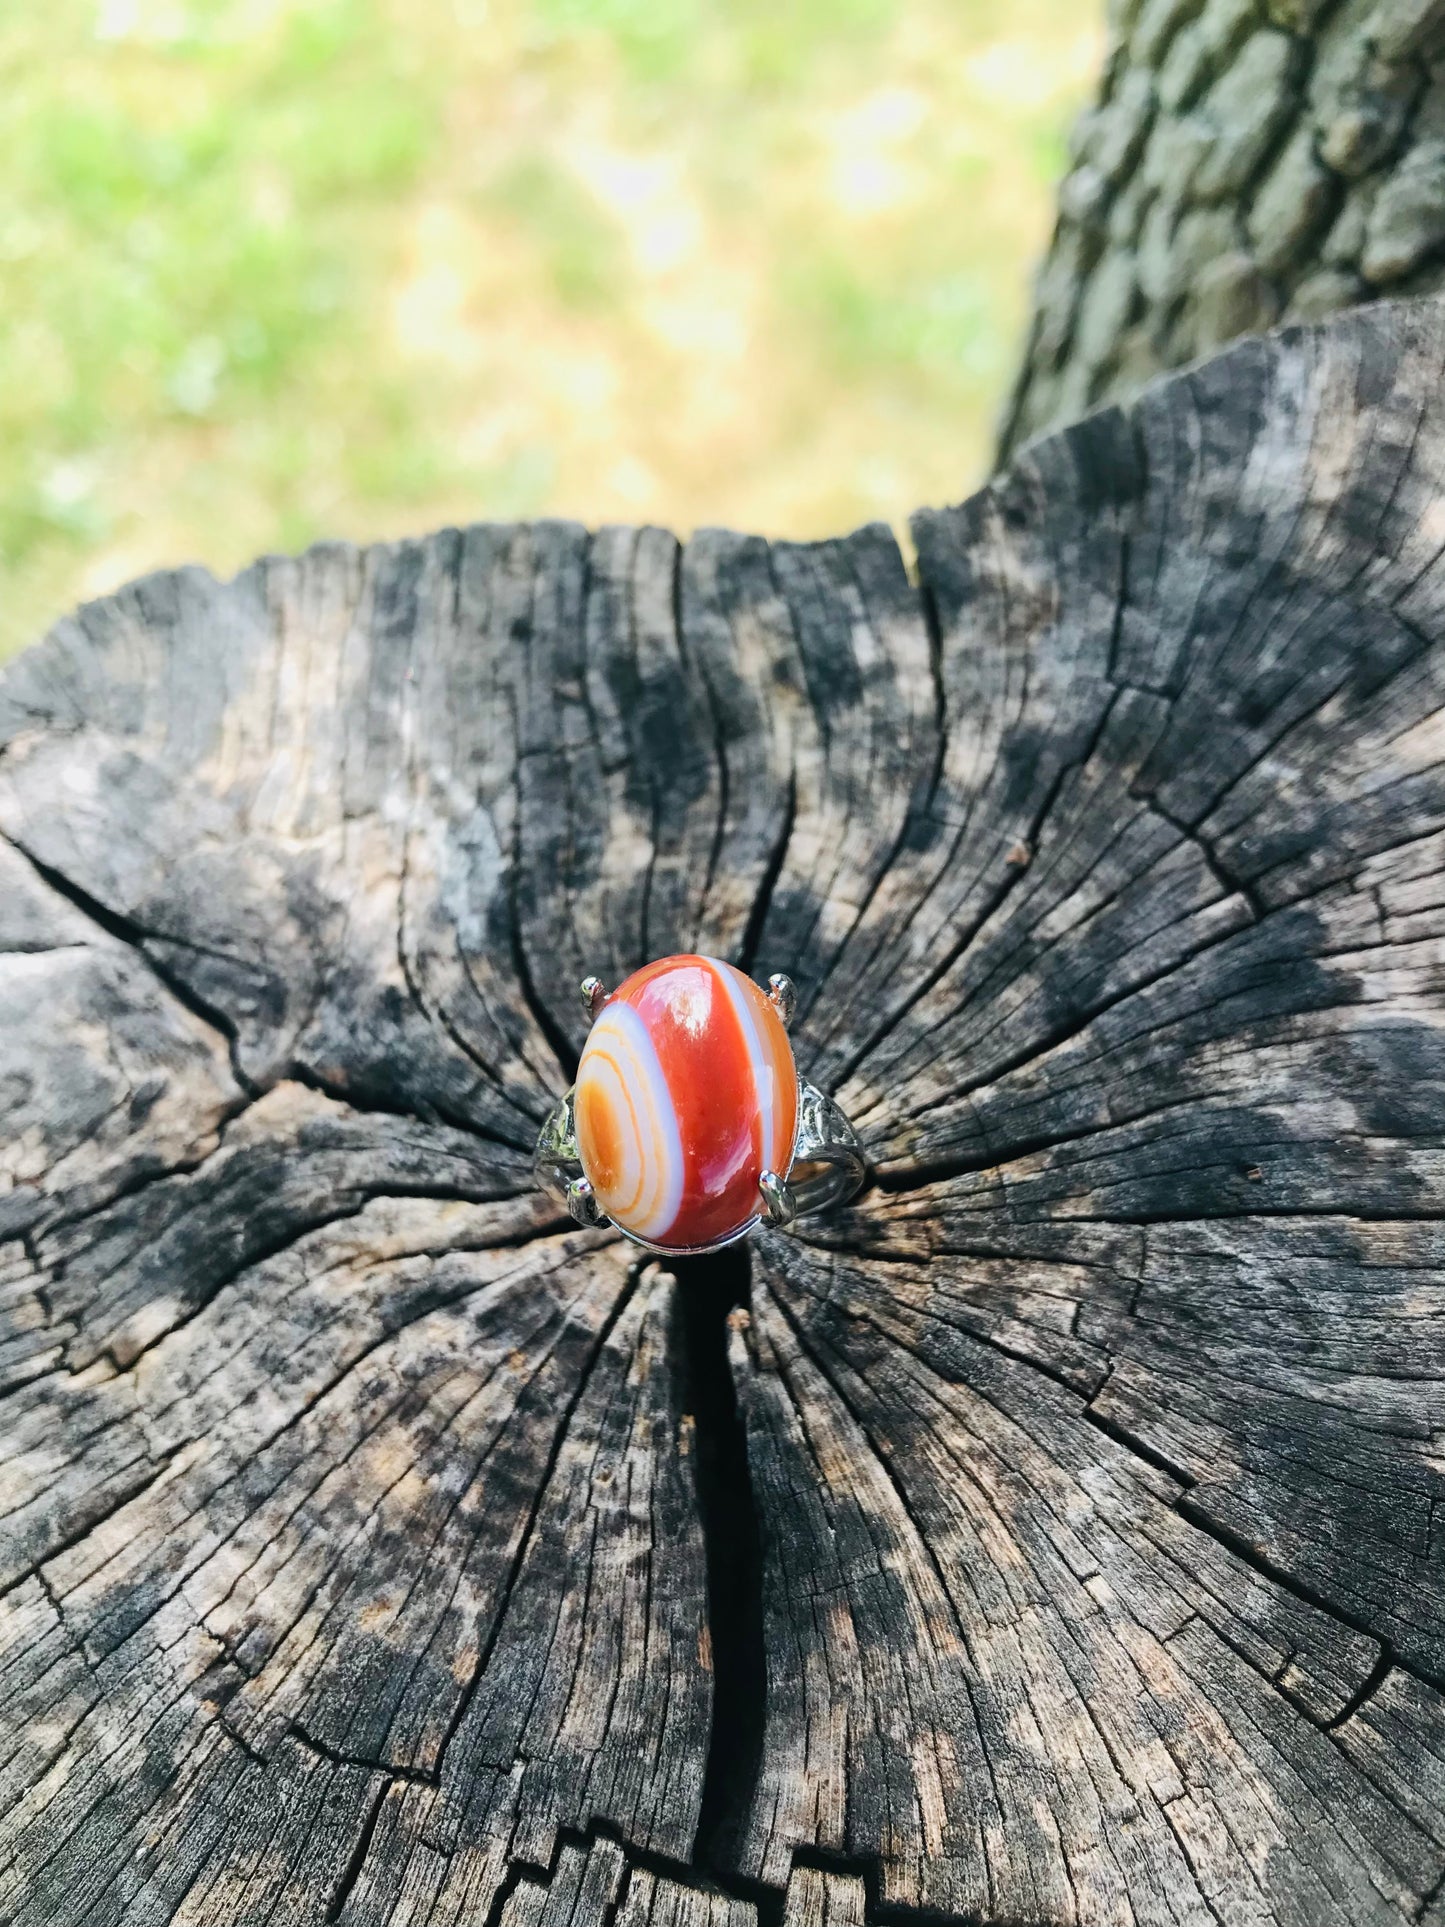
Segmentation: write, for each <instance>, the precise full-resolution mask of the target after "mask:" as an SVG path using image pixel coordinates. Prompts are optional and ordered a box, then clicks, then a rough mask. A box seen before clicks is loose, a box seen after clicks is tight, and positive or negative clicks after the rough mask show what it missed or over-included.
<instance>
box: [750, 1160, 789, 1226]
mask: <svg viewBox="0 0 1445 1927" xmlns="http://www.w3.org/2000/svg"><path fill="white" fill-rule="evenodd" d="M758 1190H759V1191H760V1192H761V1193H762V1196H763V1209H764V1210H765V1211H766V1212H767V1214H768V1216H769V1218H770V1219H771V1220H772V1222H773V1223H774V1224H778V1225H788V1224H791V1223H792V1222H793V1220H794V1218H796V1217H797V1215H798V1207H797V1206H796V1205H795V1204H794V1203H793V1194H792V1192H791V1191H790V1190H789V1189H788V1187H787V1185H786V1184H785V1183H784V1182H783V1180H782V1179H781V1178H780V1177H779V1176H778V1174H777V1172H776V1171H764V1173H763V1175H762V1176H761V1177H760V1178H759V1179H758Z"/></svg>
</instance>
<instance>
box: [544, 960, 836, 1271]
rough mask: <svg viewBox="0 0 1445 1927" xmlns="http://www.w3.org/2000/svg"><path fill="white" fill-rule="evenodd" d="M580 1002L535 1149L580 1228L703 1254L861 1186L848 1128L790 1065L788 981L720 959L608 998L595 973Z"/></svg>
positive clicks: (676, 963)
mask: <svg viewBox="0 0 1445 1927" xmlns="http://www.w3.org/2000/svg"><path fill="white" fill-rule="evenodd" d="M581 994H582V1003H583V1008H584V1009H585V1011H586V1012H587V1014H588V1016H589V1017H590V1018H591V1019H592V1028H591V1030H590V1031H589V1033H588V1036H587V1041H586V1043H585V1045H584V1046H583V1050H582V1056H581V1059H580V1060H579V1062H578V1066H577V1081H576V1083H575V1084H574V1085H573V1086H572V1088H571V1090H570V1091H568V1093H567V1095H566V1096H565V1097H564V1098H562V1099H561V1100H560V1101H559V1102H558V1103H557V1105H556V1106H555V1107H554V1108H553V1110H552V1112H551V1114H550V1115H549V1117H548V1118H547V1121H546V1123H545V1124H544V1125H543V1126H542V1131H541V1134H540V1136H539V1137H538V1140H537V1153H536V1170H537V1177H538V1180H539V1182H540V1183H541V1184H542V1185H543V1186H544V1187H545V1188H546V1189H547V1190H548V1191H550V1192H551V1193H552V1194H553V1195H554V1196H555V1197H557V1198H558V1199H560V1200H562V1201H563V1202H565V1203H566V1205H567V1209H568V1211H569V1212H570V1213H571V1215H572V1217H573V1218H574V1219H575V1220H576V1221H577V1223H578V1224H582V1225H588V1226H603V1225H614V1226H615V1227H616V1228H617V1230H619V1231H620V1232H622V1233H623V1235H624V1236H625V1237H627V1238H630V1239H631V1240H632V1242H633V1243H634V1244H638V1245H641V1246H642V1247H643V1248H644V1249H645V1250H647V1251H653V1252H658V1253H661V1254H664V1255H671V1256H674V1257H679V1256H698V1255H701V1254H703V1253H705V1252H709V1251H719V1250H721V1249H723V1248H724V1247H725V1246H727V1245H730V1244H734V1243H736V1241H737V1240H738V1239H739V1238H744V1237H746V1236H747V1234H748V1233H749V1232H750V1231H752V1230H753V1229H754V1227H755V1226H757V1225H759V1224H762V1223H768V1224H772V1225H774V1226H776V1227H777V1228H778V1229H780V1230H787V1229H788V1228H789V1227H790V1226H791V1225H792V1224H793V1223H794V1222H795V1220H796V1219H797V1218H799V1217H800V1216H804V1215H808V1214H811V1213H814V1212H817V1211H821V1210H825V1209H827V1208H828V1207H830V1206H833V1205H837V1204H841V1203H843V1202H845V1201H846V1200H847V1199H848V1198H850V1197H852V1196H853V1194H854V1193H855V1192H856V1191H857V1190H858V1189H859V1187H860V1186H861V1184H862V1182H863V1179H864V1175H865V1170H866V1167H865V1164H864V1159H863V1153H862V1150H861V1149H860V1147H859V1144H858V1139H857V1136H856V1134H855V1133H854V1131H853V1127H852V1126H851V1124H849V1122H848V1120H847V1118H846V1117H845V1116H844V1115H843V1113H842V1111H841V1110H840V1109H839V1108H838V1106H837V1105H836V1104H835V1103H834V1102H833V1101H832V1099H831V1098H829V1097H827V1096H825V1095H824V1093H823V1092H821V1091H819V1090H817V1089H815V1088H814V1086H813V1085H811V1084H809V1083H807V1082H806V1081H805V1080H804V1079H802V1078H800V1077H799V1075H798V1072H797V1068H796V1066H795V1064H794V1061H793V1049H792V1044H791V1042H790V1041H789V1037H788V1026H789V1024H790V1023H791V1021H792V1017H793V1012H794V1009H795V1006H796V1002H797V998H796V994H795V992H794V989H793V985H792V983H791V982H790V980H789V979H788V978H787V977H784V976H781V975H776V976H773V977H771V978H770V979H769V980H768V988H767V990H766V991H764V990H762V989H761V988H760V987H759V986H758V985H757V984H755V983H754V982H753V980H752V979H751V978H750V977H748V976H746V975H744V973H743V972H742V971H741V970H738V969H736V968H735V967H734V966H733V965H732V964H728V963H723V962H721V961H720V960H719V959H717V958H715V957H702V956H678V957H663V958H661V959H659V961H657V962H656V963H651V964H647V965H645V966H644V968H643V969H641V970H638V971H635V972H634V973H633V974H632V976H630V977H628V978H627V979H626V981H625V982H624V983H622V984H621V985H619V987H618V988H617V989H616V990H615V991H613V992H611V993H610V994H609V993H608V991H607V990H606V988H605V987H604V985H603V984H602V982H601V981H600V979H598V978H596V977H587V978H585V979H584V980H583V983H582V985H581Z"/></svg>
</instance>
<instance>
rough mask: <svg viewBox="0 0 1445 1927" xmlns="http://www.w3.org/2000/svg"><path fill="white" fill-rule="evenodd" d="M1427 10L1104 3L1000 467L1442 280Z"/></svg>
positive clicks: (1444, 211)
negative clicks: (1275, 345)
mask: <svg viewBox="0 0 1445 1927" xmlns="http://www.w3.org/2000/svg"><path fill="white" fill-rule="evenodd" d="M1442 62H1445V4H1442V0H1112V5H1111V48H1110V52H1109V56H1108V58H1107V61H1106V64H1105V70H1104V78H1103V82H1102V85H1101V89H1100V94H1099V99H1098V101H1097V103H1096V104H1095V106H1094V107H1093V109H1092V110H1091V111H1090V112H1088V113H1086V114H1085V115H1084V117H1083V119H1082V121H1081V122H1080V125H1079V127H1078V129H1077V130H1076V133H1075V137H1074V143H1073V155H1072V164H1071V167H1070V171H1069V173H1068V175H1067V177H1066V179H1065V180H1064V183H1063V186H1062V188H1061V190H1060V194H1059V213H1058V225H1057V228H1056V230H1055V233H1054V238H1053V243H1052V246H1051V248H1050V251H1049V254H1048V258H1047V260H1046V262H1045V264H1044V266H1043V268H1042V270H1041V272H1040V275H1039V281H1038V287H1037V291H1036V303H1035V313H1034V318H1033V323H1032V327H1031V329H1030V333H1029V336H1028V343H1027V348H1026V352H1025V355H1024V360H1023V366H1022V368H1021V370H1020V373H1019V377H1018V381H1017V385H1016V387H1015V390H1014V393H1013V396H1012V397H1011V399H1010V402H1009V404H1008V407H1007V408H1006V410H1005V413H1004V420H1003V424H1002V429H1001V434H1000V459H1001V460H1005V461H1006V460H1007V459H1009V457H1010V456H1011V455H1012V454H1013V453H1014V452H1015V451H1016V450H1017V449H1018V448H1019V447H1020V446H1021V444H1022V443H1024V442H1025V441H1027V440H1028V439H1029V437H1031V436H1034V435H1038V434H1040V433H1042V432H1043V431H1045V430H1046V429H1049V428H1051V427H1056V426H1060V425H1062V424H1063V423H1065V422H1068V421H1073V420H1076V419H1077V418H1078V417H1079V416H1080V415H1082V414H1084V413H1086V412H1087V410H1088V409H1090V408H1093V407H1096V406H1098V405H1099V404H1100V403H1102V402H1105V401H1120V400H1126V399H1128V398H1129V397H1130V396H1132V395H1134V394H1137V393H1138V392H1139V390H1140V389H1141V388H1142V387H1143V386H1144V385H1145V383H1147V382H1148V381H1150V380H1152V379H1154V378H1155V377H1156V376H1158V375H1160V374H1162V373H1164V372H1165V371H1166V370H1169V369H1174V368H1179V367H1182V366H1184V365H1185V364H1186V363H1188V362H1190V361H1193V360H1194V359H1195V358H1196V357H1198V356H1201V355H1204V354H1207V353H1211V352H1213V351H1215V350H1217V349H1219V348H1221V347H1223V346H1224V345H1225V344H1226V343H1227V342H1230V341H1233V340H1235V339H1237V338H1238V337H1239V336H1241V335H1246V334H1254V333H1259V332H1262V331H1263V330H1265V329H1267V328H1269V327H1270V326H1272V325H1273V324H1274V323H1275V322H1277V321H1279V320H1281V319H1283V320H1285V321H1312V320H1316V319H1319V318H1321V317H1323V316H1325V315H1328V314H1331V313H1334V312H1336V311H1337V310H1339V309H1342V308H1347V307H1350V306H1352V305H1354V304H1355V303H1358V302H1365V301H1370V300H1373V299H1375V298H1376V297H1377V296H1378V295H1380V294H1382V293H1389V294H1391V295H1399V294H1410V293H1418V292H1422V291H1425V290H1429V289H1434V288H1439V287H1441V286H1445V67H1442V65H1441V63H1442Z"/></svg>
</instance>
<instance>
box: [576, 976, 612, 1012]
mask: <svg viewBox="0 0 1445 1927" xmlns="http://www.w3.org/2000/svg"><path fill="white" fill-rule="evenodd" d="M581 993H582V1008H583V1009H584V1010H585V1011H586V1013H587V1015H588V1016H589V1017H592V1018H595V1017H596V1015H597V1013H598V1011H599V1010H601V1008H602V1006H603V1004H604V1003H606V1001H607V986H606V984H604V983H603V981H602V979H601V978H600V977H584V978H583V979H582V983H581Z"/></svg>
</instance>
